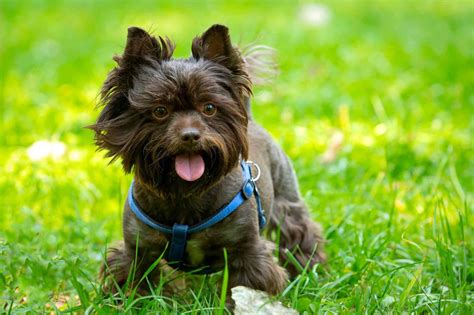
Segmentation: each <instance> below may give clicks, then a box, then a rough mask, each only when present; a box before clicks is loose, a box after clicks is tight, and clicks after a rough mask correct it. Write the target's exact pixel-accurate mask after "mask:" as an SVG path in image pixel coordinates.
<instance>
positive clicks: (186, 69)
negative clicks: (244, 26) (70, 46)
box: [91, 25, 324, 294]
mask: <svg viewBox="0 0 474 315" xmlns="http://www.w3.org/2000/svg"><path fill="white" fill-rule="evenodd" d="M173 50H174V45H173V44H172V43H171V42H170V41H169V40H168V39H163V38H161V37H159V38H158V39H157V38H155V37H152V36H150V35H149V34H148V33H147V32H145V31H144V30H142V29H139V28H136V27H132V28H129V30H128V39H127V44H126V47H125V51H124V53H123V55H122V56H120V57H115V58H114V59H115V60H116V61H117V63H118V66H117V67H116V68H114V69H113V70H112V71H111V72H110V73H109V76H108V78H107V80H106V81H105V84H104V86H103V88H102V94H101V96H102V104H103V105H104V108H103V110H102V112H101V114H100V116H99V118H98V120H97V123H96V124H94V125H93V126H91V128H92V129H93V130H94V131H95V132H96V143H97V145H98V146H99V148H101V149H105V150H107V151H108V152H107V156H109V157H112V158H113V159H115V158H120V159H121V160H122V162H123V167H124V170H125V172H134V173H135V184H134V185H135V186H134V190H133V191H134V199H135V200H136V202H137V203H138V204H139V206H140V207H141V208H142V209H143V211H144V213H146V215H148V216H149V217H150V218H152V219H153V220H155V221H156V222H159V223H161V224H164V225H168V226H173V224H175V223H178V224H187V225H190V226H191V225H194V224H198V223H200V222H202V221H203V220H205V219H206V218H208V217H211V216H212V215H214V214H215V213H216V212H217V211H218V209H220V208H221V207H222V206H223V205H225V204H227V203H228V202H229V201H230V200H231V199H232V198H233V197H234V196H235V195H236V193H238V192H239V190H240V189H241V187H242V168H241V167H240V161H241V159H243V160H251V161H254V162H255V163H257V164H258V165H259V166H260V169H261V176H260V179H259V180H258V182H257V186H258V189H259V191H260V194H261V201H262V205H263V209H265V210H266V216H267V219H268V224H267V227H266V229H267V231H266V232H265V234H266V235H268V236H269V238H273V240H274V241H275V240H276V239H279V242H278V246H279V254H280V261H281V262H282V263H284V264H286V265H287V270H288V272H289V273H290V275H291V276H295V275H296V274H297V269H296V268H295V267H294V264H292V263H288V262H287V259H288V257H287V252H288V250H289V251H290V252H292V253H293V255H294V257H296V258H297V260H298V261H299V263H300V264H301V265H303V266H305V265H306V264H309V265H310V266H312V265H314V264H315V263H316V262H321V261H323V260H324V254H323V251H322V241H323V239H322V237H321V231H320V229H319V227H318V225H317V224H316V223H314V222H313V221H312V220H311V218H310V216H309V214H308V211H307V210H306V207H305V205H304V203H303V200H302V198H301V196H300V194H299V191H298V184H297V181H296V177H295V174H294V172H293V169H292V167H291V164H290V162H289V160H288V158H287V157H286V155H285V154H284V153H283V151H282V150H281V149H280V148H279V147H278V146H277V145H276V144H275V142H274V141H273V140H272V139H271V138H270V136H269V135H268V134H267V132H266V131H265V130H264V129H263V128H261V127H260V126H258V125H257V124H256V123H255V122H254V121H253V120H252V119H251V118H249V117H250V108H249V105H248V104H249V97H250V96H251V94H252V83H251V79H250V76H249V67H248V63H246V62H245V60H244V59H245V58H243V57H242V55H241V54H240V52H239V50H238V49H237V48H235V47H233V46H232V44H231V42H230V38H229V34H228V29H227V27H225V26H222V25H214V26H212V27H211V28H209V29H208V30H207V31H206V32H205V33H204V34H203V35H202V36H200V37H197V38H195V39H194V40H193V43H192V57H190V58H189V59H172V58H171V57H172V54H173ZM253 171H254V172H256V169H255V168H254V169H253ZM123 234H124V242H123V244H122V245H120V246H118V247H117V248H114V249H112V250H111V251H109V253H108V255H107V263H106V266H105V267H104V269H103V276H113V278H114V279H115V281H116V282H117V283H118V284H119V285H124V283H125V282H126V280H127V277H128V276H129V272H130V269H131V266H132V265H133V260H134V258H135V257H137V262H136V271H135V272H136V274H135V279H137V280H139V279H140V278H141V277H142V275H143V274H144V272H145V271H146V270H147V269H148V268H149V266H150V265H151V264H152V263H153V262H154V261H155V260H157V258H159V257H160V255H161V254H162V253H163V251H164V250H165V248H166V247H167V244H168V242H169V241H170V237H171V236H170V235H168V234H166V233H161V232H159V231H157V230H155V229H152V228H151V227H149V226H148V225H146V224H144V223H143V222H142V221H141V220H139V219H138V218H137V216H136V215H135V213H134V212H132V211H131V209H130V206H129V204H128V203H126V205H125V211H124V216H123ZM137 245H138V246H137ZM224 248H225V249H226V251H227V253H228V268H229V288H232V287H234V286H237V285H243V286H247V287H250V288H254V289H259V290H263V291H266V292H268V293H270V294H277V293H279V292H281V291H282V289H283V288H284V287H285V285H286V284H287V278H288V276H287V272H286V271H285V269H284V268H282V267H280V266H279V265H278V264H277V263H276V259H275V258H274V256H273V250H274V245H273V243H272V242H271V241H268V240H265V239H264V238H262V237H261V236H260V231H259V220H258V215H257V209H256V199H255V198H250V199H248V200H246V201H245V202H244V203H243V204H242V205H241V206H240V207H239V208H238V209H237V210H236V211H234V212H233V213H232V214H231V215H230V216H228V217H226V218H225V219H224V220H222V221H221V222H219V223H217V224H215V225H213V226H211V227H209V228H207V229H205V230H204V231H201V232H198V233H193V234H190V235H188V241H187V244H186V251H185V256H184V259H183V262H184V263H186V265H187V266H190V267H193V268H200V267H202V266H210V267H211V268H213V270H220V269H222V268H223V266H224V256H223V249H224ZM160 268H169V267H166V266H164V263H161V264H159V267H157V268H156V270H155V271H153V272H152V273H151V274H149V275H148V278H149V279H151V281H157V277H158V276H159V275H160V270H159V269H160Z"/></svg>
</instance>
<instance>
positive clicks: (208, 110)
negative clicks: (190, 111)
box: [202, 104, 217, 116]
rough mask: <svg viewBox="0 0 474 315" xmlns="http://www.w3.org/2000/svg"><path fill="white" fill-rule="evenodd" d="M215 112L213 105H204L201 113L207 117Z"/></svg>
mask: <svg viewBox="0 0 474 315" xmlns="http://www.w3.org/2000/svg"><path fill="white" fill-rule="evenodd" d="M216 110H217V108H216V106H214V105H213V104H206V105H205V106H204V109H203V111H202V112H203V113H204V114H206V115H207V116H212V115H214V114H215V113H216Z"/></svg>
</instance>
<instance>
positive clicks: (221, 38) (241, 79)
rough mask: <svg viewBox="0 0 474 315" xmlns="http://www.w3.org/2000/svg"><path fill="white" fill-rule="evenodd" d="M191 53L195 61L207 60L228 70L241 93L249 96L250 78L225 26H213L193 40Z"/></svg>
mask: <svg viewBox="0 0 474 315" xmlns="http://www.w3.org/2000/svg"><path fill="white" fill-rule="evenodd" d="M191 51H192V54H193V57H194V59H196V60H199V59H207V60H210V61H213V62H216V63H218V64H221V65H223V66H225V67H226V68H228V69H229V70H230V71H231V72H232V73H233V74H234V75H235V76H237V78H238V82H237V84H238V85H240V86H241V88H242V91H243V92H244V93H245V94H247V95H250V94H251V82H250V77H249V75H248V73H247V71H246V70H245V65H244V61H243V59H242V56H241V54H240V51H239V49H238V48H236V47H233V46H232V43H231V41H230V36H229V29H228V28H227V27H226V26H224V25H220V24H214V25H213V26H211V27H210V28H209V29H208V30H207V31H205V32H204V33H203V34H202V35H201V36H198V37H196V38H194V40H193V43H192V46H191Z"/></svg>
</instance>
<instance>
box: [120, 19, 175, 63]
mask: <svg viewBox="0 0 474 315" xmlns="http://www.w3.org/2000/svg"><path fill="white" fill-rule="evenodd" d="M174 48H175V46H174V44H173V43H172V42H171V40H169V39H168V38H163V37H161V36H159V37H158V39H157V38H156V37H154V36H151V35H150V34H148V33H147V32H146V31H144V30H143V29H141V28H139V27H135V26H133V27H129V28H128V36H127V44H126V46H125V50H124V52H123V55H122V56H120V57H118V56H116V57H114V60H115V61H117V63H118V64H119V66H120V67H121V68H123V70H130V71H131V70H133V68H134V67H135V66H136V65H137V64H141V63H147V62H150V61H151V60H154V61H157V62H162V61H164V60H169V59H170V58H171V56H172V55H173V51H174Z"/></svg>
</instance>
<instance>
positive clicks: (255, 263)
mask: <svg viewBox="0 0 474 315" xmlns="http://www.w3.org/2000/svg"><path fill="white" fill-rule="evenodd" d="M272 247H273V244H272V243H270V242H269V241H266V240H264V239H261V238H258V240H257V242H256V243H255V244H254V245H253V246H251V247H247V248H245V250H240V251H236V252H235V253H231V255H229V289H231V288H233V287H236V286H240V285H241V286H246V287H249V288H252V289H256V290H261V291H265V292H267V293H269V294H271V295H276V294H278V293H280V292H281V291H283V289H284V288H285V286H286V284H287V280H288V275H287V273H286V271H285V269H283V268H282V267H280V266H279V265H278V264H277V263H276V261H275V258H274V257H273V254H272Z"/></svg>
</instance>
